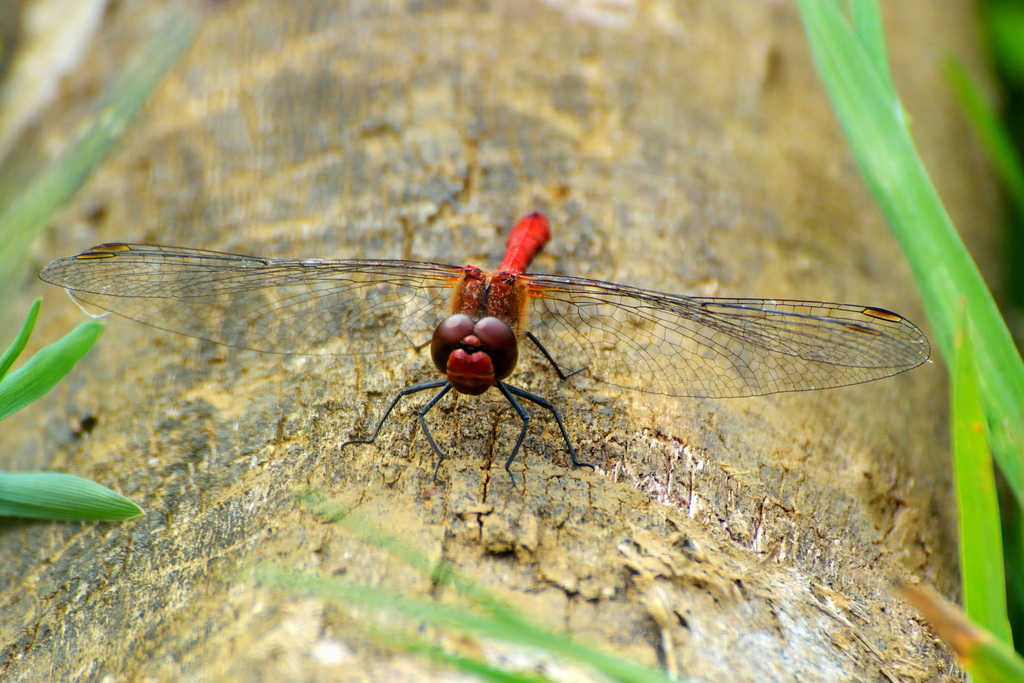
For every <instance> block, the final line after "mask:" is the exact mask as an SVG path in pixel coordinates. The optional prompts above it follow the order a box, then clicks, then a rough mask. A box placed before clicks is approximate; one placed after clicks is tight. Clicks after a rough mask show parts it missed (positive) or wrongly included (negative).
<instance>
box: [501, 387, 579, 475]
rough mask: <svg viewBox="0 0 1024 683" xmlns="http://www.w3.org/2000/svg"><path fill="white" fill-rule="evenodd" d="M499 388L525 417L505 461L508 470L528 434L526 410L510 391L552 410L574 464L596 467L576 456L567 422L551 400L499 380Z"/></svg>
mask: <svg viewBox="0 0 1024 683" xmlns="http://www.w3.org/2000/svg"><path fill="white" fill-rule="evenodd" d="M498 389H499V390H501V393H502V394H504V395H505V398H507V399H508V400H509V403H511V404H512V407H513V408H515V409H516V410H517V411H518V412H519V415H520V417H522V418H523V430H522V431H521V432H520V433H519V440H518V441H517V442H516V446H515V448H514V449H512V455H511V456H509V459H508V461H507V462H506V463H505V470H506V471H508V467H509V465H511V464H512V459H513V458H515V457H516V453H517V452H518V451H519V446H520V444H522V443H523V436H524V435H525V434H526V424H527V421H528V420H527V417H526V412H525V411H524V410H523V407H522V406H521V405H519V402H518V401H516V400H514V399H513V398H512V396H510V395H509V394H510V393H511V394H515V395H516V396H518V397H519V398H525V399H526V400H527V401H530V402H532V403H536V404H537V405H539V406H540V407H541V408H544V409H545V410H548V411H550V412H551V414H552V415H553V416H554V418H555V422H556V423H558V428H559V429H560V430H561V431H562V438H563V439H564V440H565V446H566V448H568V449H569V456H570V457H571V458H572V464H573V465H575V466H576V467H589V468H590V469H595V466H594V465H593V464H592V463H589V462H583V461H582V460H580V459H579V458H578V457H577V456H576V449H575V448H573V446H572V441H570V440H569V433H568V432H567V431H565V424H563V423H562V416H561V415H560V414H559V413H558V410H557V409H556V408H555V406H553V405H552V404H551V401H548V400H547V399H544V398H541V397H540V396H538V395H536V394H531V393H530V392H529V391H524V390H523V389H520V388H519V387H514V386H512V385H511V384H505V383H503V382H498ZM511 474H512V473H511V472H509V475H510V476H511Z"/></svg>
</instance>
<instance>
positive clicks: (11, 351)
mask: <svg viewBox="0 0 1024 683" xmlns="http://www.w3.org/2000/svg"><path fill="white" fill-rule="evenodd" d="M40 305H41V301H40V300H39V299H36V300H35V301H33V302H32V307H31V308H29V309H28V317H26V318H25V324H24V325H22V326H21V331H20V332H18V336H17V337H16V338H15V339H14V341H13V342H11V345H10V346H8V347H7V350H6V351H4V355H2V356H0V382H2V381H3V379H4V377H6V376H7V372H8V371H9V370H10V369H11V366H12V365H14V361H16V360H18V356H20V355H21V352H22V351H24V350H25V345H26V344H28V338H29V337H31V336H32V330H34V329H35V328H36V319H37V318H38V317H39V306H40Z"/></svg>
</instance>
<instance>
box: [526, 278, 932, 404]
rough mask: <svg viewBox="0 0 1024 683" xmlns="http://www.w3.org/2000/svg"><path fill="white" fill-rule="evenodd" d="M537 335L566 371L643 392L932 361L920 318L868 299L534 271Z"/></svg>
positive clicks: (757, 390)
mask: <svg viewBox="0 0 1024 683" xmlns="http://www.w3.org/2000/svg"><path fill="white" fill-rule="evenodd" d="M524 278H525V279H527V280H528V282H529V291H530V293H531V296H532V297H533V304H532V306H533V310H532V311H531V316H530V321H531V323H530V324H531V325H532V328H531V329H532V332H533V333H534V335H535V336H536V337H537V338H538V340H539V341H540V343H541V344H543V345H544V347H545V348H546V349H547V351H548V352H549V353H550V354H551V356H552V357H553V358H554V360H555V361H556V362H557V363H558V364H559V365H560V366H561V368H562V370H563V371H567V372H568V371H573V370H576V369H578V368H584V367H585V368H586V369H587V372H588V373H589V374H590V376H591V377H594V378H595V379H598V380H600V381H602V382H605V383H607V384H611V385H613V386H617V387H623V388H626V389H632V390H635V391H643V392H648V393H655V394H666V395H669V396H695V397H708V398H711V397H715V398H731V397H739V396H757V395H761V394H772V393H776V392H783V391H802V390H808V389H824V388H828V387H838V386H844V385H848V384H858V383H860V382H868V381H871V380H875V379H880V378H882V377H888V376H890V375H894V374H896V373H899V372H903V371H905V370H909V369H911V368H914V367H917V366H918V365H920V364H922V363H924V362H925V361H926V360H928V356H929V354H930V353H931V349H930V347H929V345H928V339H927V338H926V337H925V336H924V334H923V333H922V332H921V330H919V329H918V328H917V327H916V326H914V324H913V323H911V322H910V321H908V320H905V319H904V318H903V317H901V316H899V315H897V314H895V313H891V312H889V311H886V310H883V309H880V308H873V307H869V306H856V305H851V304H833V303H823V302H817V301H780V300H771V299H718V298H696V297H686V296H679V295H673V294H662V293H660V292H652V291H648V290H643V289H637V288H634V287H627V286H624V285H617V284H612V283H609V282H600V281H596V280H587V279H584V278H575V277H563V276H557V275H532V274H531V275H527V276H524Z"/></svg>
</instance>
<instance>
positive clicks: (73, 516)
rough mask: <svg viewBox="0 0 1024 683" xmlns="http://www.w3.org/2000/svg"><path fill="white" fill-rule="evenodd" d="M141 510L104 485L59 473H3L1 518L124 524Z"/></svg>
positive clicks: (0, 502)
mask: <svg viewBox="0 0 1024 683" xmlns="http://www.w3.org/2000/svg"><path fill="white" fill-rule="evenodd" d="M141 514H142V508H140V507H139V506H138V505H136V504H135V503H133V502H132V501H130V500H128V499H127V498H125V497H124V496H122V495H121V494H119V493H115V492H114V491H111V490H110V489H108V488H107V487H105V486H100V485H99V484H97V483H95V482H92V481H89V480H88V479H82V478H81V477H76V476H74V475H71V474H61V473H59V472H0V515H4V516H8V517H30V518H34V519H61V520H83V521H85V520H109V521H123V520H126V519H132V518H133V517H138V516H139V515H141Z"/></svg>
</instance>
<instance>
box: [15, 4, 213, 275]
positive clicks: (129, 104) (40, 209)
mask: <svg viewBox="0 0 1024 683" xmlns="http://www.w3.org/2000/svg"><path fill="white" fill-rule="evenodd" d="M195 25H196V22H195V21H194V20H190V19H178V20H176V21H172V22H170V23H169V24H168V25H167V27H165V28H164V30H162V31H160V32H159V33H158V35H157V38H155V39H154V41H153V43H152V45H151V46H150V47H149V49H148V50H147V52H146V53H145V54H144V55H143V56H142V59H141V60H140V61H139V66H138V67H137V68H136V69H135V70H134V71H133V72H131V73H129V74H128V75H127V77H126V78H125V79H124V80H123V81H122V82H121V83H120V84H119V86H118V87H117V88H116V89H115V90H114V91H113V92H112V93H111V96H110V97H108V98H107V102H106V103H105V104H104V106H103V107H102V108H101V110H100V111H99V112H98V113H97V115H96V117H95V120H94V122H93V123H92V125H91V126H90V127H89V128H88V129H87V130H86V132H85V134H84V135H83V136H82V137H81V138H80V139H79V140H78V141H77V142H76V143H75V144H73V145H72V146H71V147H69V148H68V149H67V150H66V151H65V152H64V153H63V154H61V155H60V157H58V158H57V159H55V160H54V161H53V162H52V163H50V164H49V165H48V166H47V167H46V168H45V169H43V170H42V171H41V172H40V173H39V174H38V175H37V176H36V178H34V179H33V181H32V183H31V184H30V185H29V186H28V187H26V188H25V189H24V190H22V191H21V192H19V193H18V195H17V196H16V197H15V198H14V199H13V200H12V201H11V203H10V204H9V205H7V206H6V207H5V208H4V209H3V211H2V212H0V243H2V244H3V245H4V246H3V249H2V250H0V291H5V290H9V289H10V286H11V283H12V278H13V277H14V276H15V273H16V272H17V270H18V269H19V267H20V266H22V265H23V264H24V255H25V250H26V249H27V248H28V245H29V244H30V243H31V241H32V239H33V238H34V237H35V236H36V232H37V231H38V230H39V228H40V227H42V226H43V225H44V224H45V223H46V221H47V220H48V219H49V217H50V216H52V215H53V214H54V213H55V212H56V211H57V210H58V209H59V208H60V207H62V206H63V205H64V204H65V203H66V202H67V201H68V200H69V199H70V198H71V196H72V195H73V194H74V193H75V192H76V191H77V190H78V188H79V187H81V185H82V183H83V182H85V179H86V178H88V176H89V174H90V173H91V172H92V171H93V169H95V168H96V167H97V166H98V165H99V163H100V162H101V161H102V160H103V159H104V157H105V156H106V154H107V152H109V151H110V149H111V148H112V147H113V145H114V144H115V143H116V142H117V141H118V140H119V139H120V138H121V134H122V133H123V132H124V130H125V128H126V127H127V124H128V122H129V120H130V119H131V118H132V117H134V115H135V114H136V113H137V112H138V110H139V109H140V108H141V106H142V104H143V102H144V101H145V99H146V97H147V96H148V95H149V93H150V92H151V91H152V90H153V88H154V86H156V84H157V83H158V82H159V81H160V78H161V77H162V76H163V74H164V73H165V72H166V71H167V69H168V68H169V67H170V66H171V64H173V63H174V60H175V59H176V58H177V57H178V55H179V54H181V52H182V51H183V49H184V48H185V46H186V45H188V43H189V41H190V40H191V37H192V35H193V33H194V31H195Z"/></svg>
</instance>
